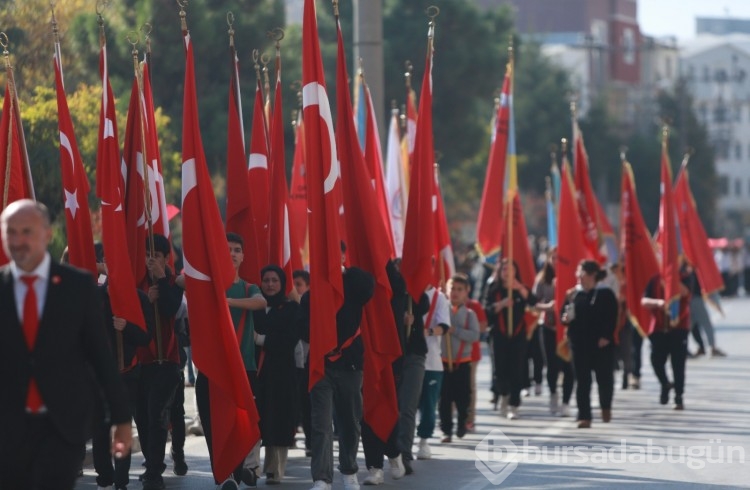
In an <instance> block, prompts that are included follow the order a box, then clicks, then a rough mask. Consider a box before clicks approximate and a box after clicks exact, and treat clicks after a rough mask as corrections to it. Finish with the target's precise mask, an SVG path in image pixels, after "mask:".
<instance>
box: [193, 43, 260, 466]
mask: <svg viewBox="0 0 750 490" xmlns="http://www.w3.org/2000/svg"><path fill="white" fill-rule="evenodd" d="M183 35H184V39H185V54H186V56H185V57H186V63H185V96H184V97H185V98H184V101H183V123H182V145H183V146H182V243H183V252H184V260H185V282H186V287H185V294H186V295H187V301H188V304H189V305H190V327H191V328H190V335H191V337H192V338H191V340H192V345H193V359H194V361H195V365H196V366H197V367H198V369H199V370H200V372H201V373H203V374H205V375H206V377H207V378H208V380H209V382H210V386H211V389H210V403H211V428H212V430H211V432H212V437H211V442H210V443H211V445H212V447H213V454H214V458H213V473H214V478H215V479H216V480H218V481H223V480H225V479H226V478H227V477H228V476H229V475H231V473H232V471H233V470H234V469H235V468H236V467H237V465H238V464H239V463H240V462H241V461H243V459H244V458H245V456H246V455H247V454H248V453H249V452H250V449H251V448H252V447H253V446H254V445H255V443H256V442H257V441H258V440H259V439H260V429H259V427H258V420H259V417H258V412H257V409H256V407H255V403H254V401H253V394H252V392H251V390H250V384H249V383H248V380H247V374H246V372H245V366H244V364H243V362H242V357H241V356H240V349H239V346H238V345H237V336H236V334H235V331H234V326H233V324H232V317H231V316H230V314H229V307H228V306H227V300H226V290H227V289H228V288H229V286H230V285H231V284H232V282H233V281H234V276H235V272H234V268H233V266H232V261H231V259H230V257H229V250H228V248H227V241H226V237H225V235H224V227H223V226H222V223H221V217H220V216H219V209H218V207H217V205H216V197H215V196H214V192H213V187H212V185H211V177H210V176H209V174H208V167H207V165H206V156H205V154H204V152H203V142H202V140H201V134H200V127H199V125H198V121H199V118H198V101H197V98H196V90H195V68H194V64H193V63H194V62H193V46H192V43H191V41H190V34H189V33H188V32H187V31H183Z"/></svg>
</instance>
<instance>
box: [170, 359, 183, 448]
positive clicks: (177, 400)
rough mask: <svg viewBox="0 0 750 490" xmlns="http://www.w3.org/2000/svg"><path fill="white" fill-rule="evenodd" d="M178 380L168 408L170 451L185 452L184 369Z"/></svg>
mask: <svg viewBox="0 0 750 490" xmlns="http://www.w3.org/2000/svg"><path fill="white" fill-rule="evenodd" d="M179 374H180V380H179V381H178V383H177V389H176V390H175V393H174V400H172V406H171V407H170V408H169V424H170V426H171V427H172V430H171V432H172V452H173V453H175V454H177V455H180V456H181V455H183V454H185V371H184V370H183V369H180V373H179Z"/></svg>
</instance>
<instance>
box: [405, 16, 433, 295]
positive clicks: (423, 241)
mask: <svg viewBox="0 0 750 490" xmlns="http://www.w3.org/2000/svg"><path fill="white" fill-rule="evenodd" d="M434 33H435V29H434V26H433V25H432V24H431V25H430V30H429V33H428V35H427V39H428V40H427V56H426V57H425V69H424V78H423V79H422V93H421V94H420V97H421V98H420V101H419V114H420V117H419V122H418V124H417V132H416V136H415V142H414V158H413V159H411V160H410V163H411V177H410V178H409V203H408V207H407V210H406V226H405V228H406V229H405V234H404V255H403V258H402V263H401V273H402V274H403V276H404V279H405V280H406V286H407V289H408V291H409V294H410V295H411V296H412V298H419V297H421V296H422V292H424V290H425V288H426V287H427V286H428V285H429V284H430V283H431V282H432V277H433V275H432V273H433V265H432V261H433V259H434V258H435V243H434V240H435V217H434V213H435V209H434V208H433V206H432V199H433V196H434V195H435V174H434V170H433V166H434V164H435V148H434V147H433V135H432V40H433V36H434Z"/></svg>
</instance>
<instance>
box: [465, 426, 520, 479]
mask: <svg viewBox="0 0 750 490" xmlns="http://www.w3.org/2000/svg"><path fill="white" fill-rule="evenodd" d="M474 452H475V454H476V456H477V460H476V461H475V462H474V466H475V467H476V468H477V469H478V470H479V471H480V472H481V473H482V474H483V475H484V477H485V478H487V480H489V482H490V483H492V484H493V485H500V484H501V483H502V482H503V481H505V479H506V478H508V477H509V476H510V474H511V473H513V471H514V470H515V469H516V468H517V467H518V461H517V458H518V456H519V454H518V448H517V447H516V445H515V444H513V441H511V440H510V439H508V436H506V435H505V434H504V433H503V431H501V430H500V429H494V430H492V431H491V432H490V433H489V434H487V435H486V436H485V437H484V439H482V441H481V442H480V443H479V444H477V447H476V448H475V449H474Z"/></svg>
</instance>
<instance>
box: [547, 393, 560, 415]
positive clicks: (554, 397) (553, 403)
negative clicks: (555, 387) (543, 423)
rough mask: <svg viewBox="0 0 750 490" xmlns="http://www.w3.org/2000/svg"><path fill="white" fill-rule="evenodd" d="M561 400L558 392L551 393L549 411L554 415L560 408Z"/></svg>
mask: <svg viewBox="0 0 750 490" xmlns="http://www.w3.org/2000/svg"><path fill="white" fill-rule="evenodd" d="M559 400H560V398H559V395H558V394H557V393H551V394H550V395H549V413H551V414H552V415H557V412H558V410H560V406H559Z"/></svg>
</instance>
